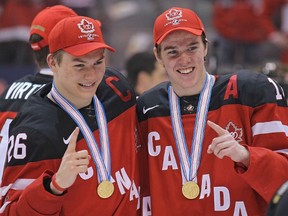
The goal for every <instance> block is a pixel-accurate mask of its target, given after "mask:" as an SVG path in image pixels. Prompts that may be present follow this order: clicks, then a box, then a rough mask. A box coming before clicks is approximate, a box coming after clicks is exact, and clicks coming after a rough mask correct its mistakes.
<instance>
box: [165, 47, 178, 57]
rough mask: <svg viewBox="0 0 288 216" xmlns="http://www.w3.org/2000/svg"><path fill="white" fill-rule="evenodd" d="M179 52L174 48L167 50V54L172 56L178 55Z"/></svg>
mask: <svg viewBox="0 0 288 216" xmlns="http://www.w3.org/2000/svg"><path fill="white" fill-rule="evenodd" d="M178 54H179V52H178V51H177V50H174V49H173V50H169V51H167V55H168V56H171V57H174V56H177V55H178Z"/></svg>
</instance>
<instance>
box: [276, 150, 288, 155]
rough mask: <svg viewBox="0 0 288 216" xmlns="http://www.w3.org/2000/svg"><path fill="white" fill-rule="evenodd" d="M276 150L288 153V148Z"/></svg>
mask: <svg viewBox="0 0 288 216" xmlns="http://www.w3.org/2000/svg"><path fill="white" fill-rule="evenodd" d="M274 152H277V153H284V154H288V149H279V150H276V151H274Z"/></svg>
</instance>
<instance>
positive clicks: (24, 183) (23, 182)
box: [0, 179, 35, 213]
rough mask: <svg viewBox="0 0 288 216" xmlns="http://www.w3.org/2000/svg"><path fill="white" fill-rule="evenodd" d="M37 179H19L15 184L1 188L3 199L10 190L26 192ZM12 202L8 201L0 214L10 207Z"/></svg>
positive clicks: (0, 210) (0, 192)
mask: <svg viewBox="0 0 288 216" xmlns="http://www.w3.org/2000/svg"><path fill="white" fill-rule="evenodd" d="M34 181H35V179H17V180H16V181H15V182H14V183H13V184H9V185H8V186H4V187H1V188H0V194H1V199H2V197H4V196H5V195H6V194H7V193H8V191H9V190H10V189H13V190H24V189H25V188H26V187H27V186H28V185H30V184H31V183H32V182H34ZM9 203H11V201H6V202H5V203H4V204H3V205H2V206H1V208H0V213H3V212H4V210H5V208H6V206H7V205H9Z"/></svg>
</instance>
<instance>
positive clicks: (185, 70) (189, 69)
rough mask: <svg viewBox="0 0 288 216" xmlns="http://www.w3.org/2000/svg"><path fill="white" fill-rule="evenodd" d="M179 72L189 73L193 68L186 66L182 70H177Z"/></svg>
mask: <svg viewBox="0 0 288 216" xmlns="http://www.w3.org/2000/svg"><path fill="white" fill-rule="evenodd" d="M178 71H179V72H180V73H181V74H189V73H191V72H192V71H193V70H192V68H187V69H182V70H178Z"/></svg>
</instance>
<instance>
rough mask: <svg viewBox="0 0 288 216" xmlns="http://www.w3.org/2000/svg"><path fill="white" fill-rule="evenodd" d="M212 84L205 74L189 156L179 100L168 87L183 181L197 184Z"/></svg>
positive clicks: (212, 80)
mask: <svg viewBox="0 0 288 216" xmlns="http://www.w3.org/2000/svg"><path fill="white" fill-rule="evenodd" d="M214 82H215V77H214V76H212V75H210V74H208V73H206V78H205V83H204V86H203V88H202V90H201V93H200V98H199V102H198V108H197V113H196V120H195V125H194V132H193V140H192V147H191V154H190V155H189V152H188V148H187V143H186V138H185V134H184V129H183V124H182V119H181V110H180V99H179V97H178V96H177V95H176V93H175V92H174V90H173V88H172V86H169V89H168V94H169V106H170V114H171V121H172V129H173V134H174V139H175V142H176V146H177V150H178V155H179V158H180V164H181V171H182V173H183V174H184V177H185V181H195V182H197V179H196V175H197V170H198V168H199V165H200V159H201V154H202V145H203V139H204V131H205V127H206V119H207V113H208V109H209V103H210V98H211V93H212V88H213V85H214Z"/></svg>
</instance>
